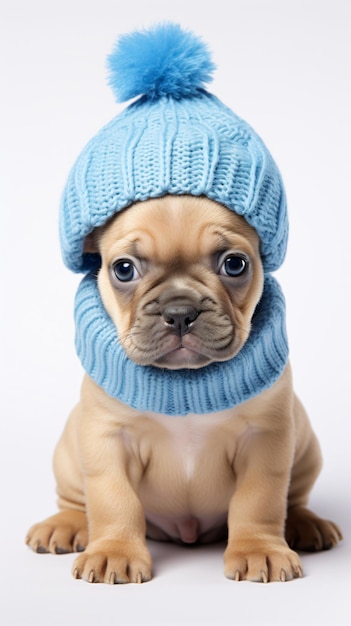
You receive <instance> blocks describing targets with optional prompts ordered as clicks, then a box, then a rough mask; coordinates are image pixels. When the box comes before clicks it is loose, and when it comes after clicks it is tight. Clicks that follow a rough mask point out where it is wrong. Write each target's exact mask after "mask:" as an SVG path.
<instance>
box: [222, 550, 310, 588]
mask: <svg viewBox="0 0 351 626" xmlns="http://www.w3.org/2000/svg"><path fill="white" fill-rule="evenodd" d="M224 563H225V569H224V573H225V576H226V577H227V578H230V579H231V580H236V581H239V580H250V581H252V582H263V583H267V582H274V581H280V582H285V581H287V580H292V579H293V578H300V577H301V576H302V564H301V561H300V559H299V557H298V555H297V554H296V552H293V550H290V548H288V546H286V544H285V543H283V544H282V545H279V544H278V545H276V544H275V543H272V544H270V543H267V544H264V543H261V542H257V543H256V542H255V541H254V540H253V541H251V542H247V546H246V549H245V546H243V544H242V542H240V545H237V546H236V545H235V543H233V544H232V545H228V547H227V549H226V551H225V554H224Z"/></svg>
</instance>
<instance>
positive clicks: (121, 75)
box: [60, 24, 288, 272]
mask: <svg viewBox="0 0 351 626" xmlns="http://www.w3.org/2000/svg"><path fill="white" fill-rule="evenodd" d="M108 61H109V69H110V84H111V86H112V88H113V90H114V92H115V94H116V96H117V100H118V101H120V102H123V101H127V100H130V99H132V98H136V97H138V96H139V97H138V99H137V100H135V101H133V102H132V103H131V104H130V105H129V106H128V107H127V108H126V109H125V110H124V111H122V113H120V114H119V115H117V116H116V117H115V118H114V119H113V120H112V121H111V122H110V123H109V124H108V125H107V126H105V127H104V128H103V129H102V130H101V131H100V132H99V133H98V134H97V135H96V136H95V137H94V138H93V139H92V140H91V141H90V142H89V143H88V145H87V146H86V148H85V149H84V150H83V152H82V153H81V154H80V156H79V157H78V159H77V161H76V163H75V165H74V167H73V168H72V170H71V172H70V175H69V178H68V182H67V185H66V188H65V190H64V194H63V198H62V203H61V212H60V236H61V247H62V254H63V258H64V261H65V263H66V265H67V266H68V267H69V268H70V269H71V270H73V271H76V272H79V271H83V272H89V271H91V270H93V269H95V268H96V267H98V266H99V264H100V259H99V256H98V255H93V254H89V253H84V251H83V248H84V240H85V238H86V236H87V235H88V234H89V233H90V232H92V231H93V230H94V228H96V227H98V226H102V225H103V224H105V223H106V222H107V221H108V220H109V219H110V218H111V217H112V216H113V215H115V214H116V213H117V212H118V211H120V210H121V209H123V208H125V207H128V206H129V205H130V204H132V203H133V202H135V201H140V200H146V199H148V198H155V197H159V196H163V195H166V194H178V195H181V194H191V195H194V196H201V195H205V196H207V197H208V198H211V199H213V200H215V201H217V202H220V203H221V204H223V205H225V206H226V207H228V209H231V210H232V211H234V212H235V213H237V214H238V215H242V216H243V217H244V218H245V219H246V221H247V222H248V223H249V224H250V225H251V226H253V227H254V228H255V230H256V231H257V233H258V235H259V238H260V242H261V257H262V261H263V265H264V269H265V271H266V272H271V271H274V270H276V269H277V268H278V267H279V266H280V265H281V263H282V261H283V259H284V256H285V251H286V244H287V236H288V221H287V213H286V200H285V193H284V188H283V184H282V181H281V177H280V174H279V171H278V169H277V166H276V165H275V163H274V161H273V159H272V157H271V155H270V153H269V152H268V150H267V148H266V147H265V145H264V143H263V142H262V140H261V139H260V138H259V137H258V135H257V134H256V133H255V132H254V131H253V129H252V128H251V127H250V126H249V125H248V124H247V123H246V122H244V121H243V120H241V119H240V118H239V117H237V115H235V114H234V113H233V112H232V111H231V110H230V109H228V108H227V107H226V106H225V105H224V104H223V103H222V102H221V101H220V100H218V98H216V97H215V96H214V95H212V94H210V93H209V92H207V91H206V90H205V88H204V85H205V83H208V82H209V81H210V80H211V74H212V72H213V70H214V65H213V63H212V61H211V58H210V55H209V52H208V49H207V47H206V45H205V44H204V43H203V42H202V41H201V40H200V39H199V38H198V37H196V36H194V35H193V34H192V33H189V32H187V31H184V30H182V29H181V28H180V27H179V26H178V25H175V24H163V25H160V26H156V27H154V28H151V29H150V30H147V31H142V32H135V33H131V34H129V35H124V36H122V37H121V38H120V39H119V40H118V42H117V44H116V47H115V49H114V51H113V53H112V54H111V55H110V57H109V59H108Z"/></svg>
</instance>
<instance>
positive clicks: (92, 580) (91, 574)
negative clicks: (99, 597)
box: [88, 569, 95, 583]
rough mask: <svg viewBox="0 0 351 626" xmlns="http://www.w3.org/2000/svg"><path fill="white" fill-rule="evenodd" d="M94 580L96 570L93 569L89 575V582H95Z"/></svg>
mask: <svg viewBox="0 0 351 626" xmlns="http://www.w3.org/2000/svg"><path fill="white" fill-rule="evenodd" d="M94 582H95V572H94V570H93V569H92V570H91V572H90V573H89V576H88V583H94Z"/></svg>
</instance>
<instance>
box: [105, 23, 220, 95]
mask: <svg viewBox="0 0 351 626" xmlns="http://www.w3.org/2000/svg"><path fill="white" fill-rule="evenodd" d="M107 64H108V68H109V72H110V76H109V83H110V86H111V88H112V90H113V92H114V94H115V96H116V99H117V101H118V102H124V101H126V100H129V99H131V98H135V97H136V96H139V95H147V96H148V97H149V98H151V99H156V98H159V97H162V96H172V97H173V98H175V99H179V98H184V97H189V96H194V95H196V93H197V92H198V91H199V89H201V88H203V87H204V84H205V83H208V82H210V81H211V80H212V76H211V74H212V72H213V70H214V69H215V65H214V63H212V61H211V58H210V54H209V51H208V49H207V46H206V44H205V43H203V42H202V40H201V39H200V38H199V37H196V36H195V35H193V33H191V32H188V31H185V30H182V29H181V27H180V26H179V25H178V24H172V23H166V24H159V25H157V26H155V27H153V28H150V29H149V30H144V31H140V32H133V33H129V34H126V35H122V36H121V37H120V38H119V40H118V41H117V43H116V46H115V48H114V50H113V52H112V53H111V54H110V55H109V56H108V59H107Z"/></svg>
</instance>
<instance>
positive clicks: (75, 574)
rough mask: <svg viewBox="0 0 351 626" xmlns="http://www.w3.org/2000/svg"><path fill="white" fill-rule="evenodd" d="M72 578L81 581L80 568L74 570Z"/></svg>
mask: <svg viewBox="0 0 351 626" xmlns="http://www.w3.org/2000/svg"><path fill="white" fill-rule="evenodd" d="M72 576H73V578H75V579H76V580H79V579H80V574H79V569H78V567H75V568H74V570H73V572H72Z"/></svg>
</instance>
